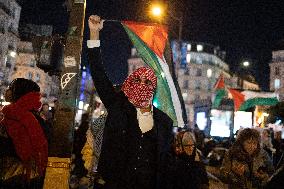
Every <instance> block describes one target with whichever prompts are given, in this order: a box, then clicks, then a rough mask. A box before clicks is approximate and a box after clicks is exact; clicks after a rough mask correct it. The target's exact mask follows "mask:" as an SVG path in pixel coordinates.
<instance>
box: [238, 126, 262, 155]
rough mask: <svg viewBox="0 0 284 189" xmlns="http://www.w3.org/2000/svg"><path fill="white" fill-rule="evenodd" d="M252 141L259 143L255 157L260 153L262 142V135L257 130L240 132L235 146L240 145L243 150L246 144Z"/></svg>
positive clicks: (246, 129) (248, 129)
mask: <svg viewBox="0 0 284 189" xmlns="http://www.w3.org/2000/svg"><path fill="white" fill-rule="evenodd" d="M251 139H252V140H255V141H257V149H256V151H255V153H254V154H253V156H254V155H255V154H258V153H259V151H260V141H261V139H260V134H259V132H258V131H257V130H256V129H251V128H245V129H243V130H241V131H239V132H238V136H237V140H236V144H235V145H239V146H240V147H242V148H243V144H244V142H245V141H247V140H251Z"/></svg>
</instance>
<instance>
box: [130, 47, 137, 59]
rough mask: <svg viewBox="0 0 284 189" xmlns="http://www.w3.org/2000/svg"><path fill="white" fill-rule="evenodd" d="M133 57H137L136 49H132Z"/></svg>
mask: <svg viewBox="0 0 284 189" xmlns="http://www.w3.org/2000/svg"><path fill="white" fill-rule="evenodd" d="M131 56H132V57H133V56H137V50H136V48H132V49H131Z"/></svg>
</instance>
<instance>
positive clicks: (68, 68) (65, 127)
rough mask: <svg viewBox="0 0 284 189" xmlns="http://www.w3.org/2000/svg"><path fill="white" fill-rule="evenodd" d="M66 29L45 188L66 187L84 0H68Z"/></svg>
mask: <svg viewBox="0 0 284 189" xmlns="http://www.w3.org/2000/svg"><path fill="white" fill-rule="evenodd" d="M69 3H70V7H71V12H70V18H69V32H68V34H67V36H66V46H65V49H64V66H63V69H62V72H61V76H60V94H59V99H58V102H59V105H58V107H57V108H56V110H55V120H54V126H53V135H52V138H51V144H50V151H49V158H48V166H47V170H46V176H45V182H44V189H55V188H60V189H69V177H70V163H71V152H72V142H73V131H74V125H75V124H74V120H75V114H76V98H77V86H78V80H79V78H80V76H79V65H80V60H81V50H82V41H83V30H84V19H85V7H86V2H85V0H70V1H69Z"/></svg>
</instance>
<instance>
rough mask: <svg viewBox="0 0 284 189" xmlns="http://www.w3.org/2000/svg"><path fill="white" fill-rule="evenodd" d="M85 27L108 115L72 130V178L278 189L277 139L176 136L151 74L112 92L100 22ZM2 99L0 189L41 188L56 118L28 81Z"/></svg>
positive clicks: (111, 186) (169, 187) (98, 185)
mask: <svg viewBox="0 0 284 189" xmlns="http://www.w3.org/2000/svg"><path fill="white" fill-rule="evenodd" d="M89 28H90V40H89V41H88V48H89V49H88V50H89V53H88V55H89V63H90V70H91V74H92V78H93V81H94V85H95V87H96V90H97V92H98V95H99V96H100V98H101V100H102V102H103V104H104V106H105V108H106V110H107V113H106V114H103V115H102V116H101V117H100V118H98V119H97V120H95V122H92V121H91V120H90V119H89V114H88V113H86V114H83V116H82V121H81V124H80V126H79V128H78V129H77V130H76V131H75V134H74V147H73V157H72V159H73V166H72V170H71V174H72V175H76V176H77V178H78V180H80V179H81V180H82V179H85V181H86V182H87V183H88V187H91V188H94V189H209V188H212V183H211V182H212V180H213V181H214V182H220V183H222V184H223V185H222V186H223V187H224V188H225V187H226V188H229V189H235V188H238V189H258V188H259V189H262V188H263V189H270V188H274V189H277V188H281V187H282V186H283V184H282V182H283V181H282V179H281V178H282V176H283V174H284V173H283V167H284V164H283V143H282V139H281V133H279V132H275V133H274V132H273V131H271V130H269V129H255V128H245V129H242V130H239V131H238V133H237V135H236V138H235V139H234V140H228V141H227V142H222V143H218V142H216V141H215V140H214V139H213V140H212V139H208V138H207V137H206V136H205V135H204V133H203V132H202V131H201V130H199V128H198V126H197V125H195V126H194V128H192V129H189V128H187V129H183V130H180V131H178V132H176V133H174V132H173V121H172V120H171V119H170V118H169V116H168V115H166V114H165V113H164V112H162V111H161V110H159V109H157V108H156V107H154V106H153V103H152V101H153V96H154V93H155V91H156V89H157V77H156V75H155V72H154V71H153V70H152V69H150V68H148V67H142V68H139V69H137V70H136V71H134V72H133V73H132V74H130V75H129V76H128V78H127V79H126V80H125V82H124V83H123V85H122V86H121V88H120V89H119V90H118V89H117V88H115V87H114V86H113V85H112V83H111V82H110V81H109V79H108V77H107V75H106V72H105V71H104V67H103V62H102V59H101V49H100V41H99V33H100V30H102V29H103V21H102V20H101V19H100V17H99V16H95V15H92V16H90V18H89ZM5 100H6V101H8V102H10V104H9V105H7V106H4V107H3V108H2V109H1V114H0V116H1V117H0V118H1V119H0V152H1V153H0V189H40V188H42V187H43V183H44V177H45V170H46V166H47V158H48V143H49V142H50V140H51V138H52V127H53V115H54V114H53V113H52V112H51V111H50V110H49V105H48V104H42V103H41V102H40V88H39V86H38V85H37V84H36V83H35V82H33V81H31V80H28V79H23V78H18V79H15V80H14V81H12V82H11V84H10V85H9V87H8V89H7V91H6V94H5ZM102 136H103V137H102ZM218 147H219V148H218ZM220 147H222V149H224V150H223V153H222V154H218V152H217V151H218V150H216V148H218V149H219V150H220V149H221V148H220ZM214 153H215V154H217V156H214ZM215 157H216V158H215ZM214 158H215V159H214ZM208 166H215V167H217V170H218V171H217V172H214V173H213V172H210V171H209V170H208V169H207V167H208ZM79 187H80V185H73V186H72V187H71V188H79ZM219 188H220V187H219Z"/></svg>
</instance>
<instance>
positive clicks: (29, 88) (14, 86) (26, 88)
mask: <svg viewBox="0 0 284 189" xmlns="http://www.w3.org/2000/svg"><path fill="white" fill-rule="evenodd" d="M9 89H10V90H11V92H12V101H13V102H15V101H17V100H18V99H19V98H21V97H22V96H24V95H25V94H27V93H29V92H40V87H39V86H38V84H36V83H35V82H33V81H32V80H29V79H24V78H17V79H14V80H13V81H12V82H11V83H10V85H9Z"/></svg>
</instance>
